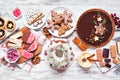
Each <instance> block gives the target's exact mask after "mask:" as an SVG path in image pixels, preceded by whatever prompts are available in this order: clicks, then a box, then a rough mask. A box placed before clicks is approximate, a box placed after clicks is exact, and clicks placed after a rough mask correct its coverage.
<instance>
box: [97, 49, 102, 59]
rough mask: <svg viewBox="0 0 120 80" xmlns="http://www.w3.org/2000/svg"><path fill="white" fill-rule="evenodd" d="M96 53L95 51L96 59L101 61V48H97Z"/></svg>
mask: <svg viewBox="0 0 120 80" xmlns="http://www.w3.org/2000/svg"><path fill="white" fill-rule="evenodd" d="M96 53H97V60H99V61H102V60H103V56H102V50H101V49H97V50H96Z"/></svg>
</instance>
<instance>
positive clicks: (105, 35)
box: [76, 9, 114, 47]
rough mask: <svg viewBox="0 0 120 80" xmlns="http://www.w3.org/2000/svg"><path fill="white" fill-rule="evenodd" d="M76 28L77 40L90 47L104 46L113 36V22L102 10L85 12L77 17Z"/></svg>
mask: <svg viewBox="0 0 120 80" xmlns="http://www.w3.org/2000/svg"><path fill="white" fill-rule="evenodd" d="M76 28H77V34H78V36H79V38H80V39H81V40H82V41H83V42H84V43H86V44H88V45H90V46H92V47H100V46H104V45H105V44H107V43H108V42H109V41H110V40H111V38H112V37H113V35H114V22H113V20H112V18H111V16H110V15H109V14H108V13H107V12H106V11H104V10H102V9H90V10H87V11H85V12H84V13H83V14H82V15H81V16H80V17H79V19H78V22H77V25H76Z"/></svg>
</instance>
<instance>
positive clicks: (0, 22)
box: [0, 18, 5, 29]
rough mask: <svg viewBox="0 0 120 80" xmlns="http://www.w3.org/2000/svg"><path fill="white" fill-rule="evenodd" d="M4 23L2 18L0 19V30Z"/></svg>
mask: <svg viewBox="0 0 120 80" xmlns="http://www.w3.org/2000/svg"><path fill="white" fill-rule="evenodd" d="M4 24H5V21H4V19H3V18H0V29H3V28H4Z"/></svg>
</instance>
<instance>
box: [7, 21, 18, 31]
mask: <svg viewBox="0 0 120 80" xmlns="http://www.w3.org/2000/svg"><path fill="white" fill-rule="evenodd" d="M5 28H6V30H7V31H9V32H11V31H13V30H15V28H16V23H15V22H14V21H12V20H8V21H6V25H5Z"/></svg>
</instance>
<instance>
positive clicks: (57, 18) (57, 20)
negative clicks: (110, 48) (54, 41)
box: [51, 11, 64, 24]
mask: <svg viewBox="0 0 120 80" xmlns="http://www.w3.org/2000/svg"><path fill="white" fill-rule="evenodd" d="M51 16H52V21H53V22H54V23H55V24H61V23H62V22H63V20H64V18H63V17H62V14H58V13H57V12H55V11H51Z"/></svg>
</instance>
